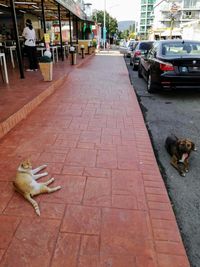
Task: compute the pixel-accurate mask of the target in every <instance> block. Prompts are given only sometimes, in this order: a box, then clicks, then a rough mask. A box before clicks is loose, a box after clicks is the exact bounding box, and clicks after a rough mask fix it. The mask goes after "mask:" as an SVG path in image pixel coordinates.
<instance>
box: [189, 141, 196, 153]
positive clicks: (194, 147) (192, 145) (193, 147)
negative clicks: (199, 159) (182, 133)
mask: <svg viewBox="0 0 200 267" xmlns="http://www.w3.org/2000/svg"><path fill="white" fill-rule="evenodd" d="M187 140H188V141H189V142H190V143H191V150H193V151H196V150H197V149H196V146H195V143H194V142H192V141H191V140H190V139H187Z"/></svg>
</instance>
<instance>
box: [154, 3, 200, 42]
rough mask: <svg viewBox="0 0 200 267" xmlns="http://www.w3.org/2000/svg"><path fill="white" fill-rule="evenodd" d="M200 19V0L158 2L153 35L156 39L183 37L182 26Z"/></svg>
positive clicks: (155, 7)
mask: <svg viewBox="0 0 200 267" xmlns="http://www.w3.org/2000/svg"><path fill="white" fill-rule="evenodd" d="M199 19H200V0H168V1H160V0H156V1H155V5H154V20H153V26H152V31H151V32H152V34H153V36H154V38H155V39H160V38H169V37H182V30H181V28H182V25H184V24H185V23H189V22H193V21H198V20H199Z"/></svg>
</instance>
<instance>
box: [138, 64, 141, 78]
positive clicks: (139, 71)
mask: <svg viewBox="0 0 200 267" xmlns="http://www.w3.org/2000/svg"><path fill="white" fill-rule="evenodd" d="M138 77H139V78H142V70H141V66H140V65H139V66H138Z"/></svg>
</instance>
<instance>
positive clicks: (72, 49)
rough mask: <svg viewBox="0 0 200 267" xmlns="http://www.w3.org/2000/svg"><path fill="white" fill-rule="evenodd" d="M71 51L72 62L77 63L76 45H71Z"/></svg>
mask: <svg viewBox="0 0 200 267" xmlns="http://www.w3.org/2000/svg"><path fill="white" fill-rule="evenodd" d="M69 53H70V56H71V64H72V65H75V64H76V51H75V47H74V46H70V48H69Z"/></svg>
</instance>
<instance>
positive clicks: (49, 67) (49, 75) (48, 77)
mask: <svg viewBox="0 0 200 267" xmlns="http://www.w3.org/2000/svg"><path fill="white" fill-rule="evenodd" d="M39 65H40V70H41V72H42V76H43V78H44V81H52V79H53V62H50V63H39Z"/></svg>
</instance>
